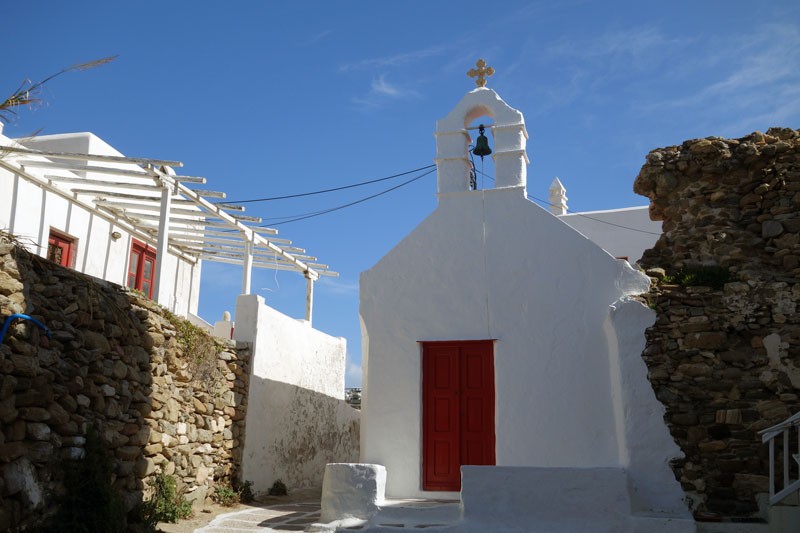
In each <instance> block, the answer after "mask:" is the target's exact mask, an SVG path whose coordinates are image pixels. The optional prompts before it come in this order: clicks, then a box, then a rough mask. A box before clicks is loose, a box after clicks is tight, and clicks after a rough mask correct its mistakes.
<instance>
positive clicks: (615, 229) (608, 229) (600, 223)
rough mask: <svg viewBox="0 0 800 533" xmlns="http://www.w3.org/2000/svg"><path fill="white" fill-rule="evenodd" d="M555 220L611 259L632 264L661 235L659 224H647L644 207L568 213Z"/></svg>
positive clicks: (648, 221)
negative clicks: (611, 256) (619, 258)
mask: <svg viewBox="0 0 800 533" xmlns="http://www.w3.org/2000/svg"><path fill="white" fill-rule="evenodd" d="M558 218H559V220H561V221H562V222H565V223H566V224H569V226H570V227H572V228H574V229H576V230H577V231H579V232H580V233H582V234H583V235H584V236H586V237H588V238H589V239H591V240H592V242H594V243H595V244H597V245H598V246H600V247H601V248H603V249H604V250H606V251H607V252H608V253H610V254H611V255H613V256H614V257H627V258H628V261H629V262H630V263H631V264H635V263H636V262H637V261H638V260H639V259H641V258H642V254H643V253H644V251H645V250H647V249H649V248H652V247H653V245H655V243H656V241H657V240H658V237H659V236H660V235H661V222H660V221H652V220H650V215H649V213H648V207H647V206H644V207H628V208H624V209H608V210H605V211H586V212H582V213H570V214H566V215H560V216H559V217H558Z"/></svg>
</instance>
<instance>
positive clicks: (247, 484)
mask: <svg viewBox="0 0 800 533" xmlns="http://www.w3.org/2000/svg"><path fill="white" fill-rule="evenodd" d="M238 491H239V501H241V502H244V503H247V502H251V501H253V500H254V499H255V495H254V494H253V482H252V481H247V480H244V481H243V482H242V484H241V485H239V488H238Z"/></svg>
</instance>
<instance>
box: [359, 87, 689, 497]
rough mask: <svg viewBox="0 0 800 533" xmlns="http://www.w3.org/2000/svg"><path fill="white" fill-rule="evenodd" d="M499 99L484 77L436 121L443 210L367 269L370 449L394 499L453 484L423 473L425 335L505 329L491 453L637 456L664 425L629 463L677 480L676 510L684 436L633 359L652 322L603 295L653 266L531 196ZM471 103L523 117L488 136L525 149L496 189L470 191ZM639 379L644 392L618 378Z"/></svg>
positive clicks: (482, 335)
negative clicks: (467, 138) (620, 312)
mask: <svg viewBox="0 0 800 533" xmlns="http://www.w3.org/2000/svg"><path fill="white" fill-rule="evenodd" d="M488 93H491V94H488ZM487 102H488V103H487ZM471 104H474V105H475V106H476V107H471ZM504 105H505V104H504V103H503V102H502V100H500V99H499V97H497V96H496V94H494V92H493V91H490V90H488V89H483V90H476V91H473V92H471V93H469V94H468V95H467V96H466V97H465V98H464V100H462V102H461V103H460V104H459V105H458V106H457V107H456V111H454V112H453V113H451V114H450V115H448V117H447V118H446V119H444V120H442V121H440V122H439V123H438V128H437V142H438V141H439V140H440V139H443V138H444V139H445V140H446V141H445V144H442V143H441V142H439V144H438V149H437V155H438V157H437V164H438V165H439V187H440V191H439V192H440V193H439V205H438V207H437V209H436V210H435V211H434V212H433V213H432V214H431V215H429V216H428V217H427V218H426V219H425V220H424V221H423V222H422V223H421V224H420V225H419V226H417V227H416V228H415V229H414V230H413V231H412V232H411V233H410V234H409V235H408V236H407V237H406V238H405V239H403V240H402V241H401V242H400V243H399V244H398V245H397V246H396V247H395V248H393V249H392V250H391V251H390V252H389V253H388V254H387V255H386V256H385V257H384V258H383V259H382V260H381V261H380V262H379V263H378V264H376V265H375V266H374V267H373V268H371V269H370V270H368V271H366V272H363V273H362V274H361V278H360V295H361V299H360V315H361V321H362V332H363V343H364V344H363V356H362V358H363V369H364V377H365V379H364V381H365V387H364V397H363V402H362V409H363V411H362V432H361V436H362V439H361V462H365V463H377V464H382V465H384V466H386V469H387V484H386V492H387V496H389V497H440V496H447V497H454V496H456V494H453V493H438V492H427V491H423V490H422V487H421V466H422V457H421V448H422V435H421V413H422V406H421V349H420V345H419V342H420V341H433V340H473V339H496V341H495V345H494V362H495V409H496V412H495V442H496V460H497V465H499V466H535V467H625V468H627V467H635V468H645V467H644V466H643V462H642V461H641V460H639V459H637V460H636V461H634V458H641V456H640V455H637V454H638V453H639V450H637V449H633V448H632V447H635V446H639V445H640V444H642V443H641V442H639V441H641V438H639V441H637V440H636V434H637V431H638V429H639V428H647V427H650V426H652V425H655V426H660V427H661V428H662V430H663V431H661V432H657V433H655V434H654V435H653V436H652V439H653V440H651V441H649V442H648V443H647V445H653V444H654V443H656V444H658V446H656V447H655V448H654V451H653V452H652V454H651V455H649V456H648V458H649V459H654V458H655V459H657V460H658V462H657V464H658V465H659V468H658V472H657V473H656V474H654V475H653V476H651V477H647V476H644V477H642V476H639V475H638V474H634V477H635V478H636V479H637V480H639V481H640V482H641V483H642V484H643V485H647V487H648V489H647V490H649V491H651V492H654V493H655V492H658V489H656V488H654V485H657V484H666V485H670V489H675V490H672V491H671V493H670V495H669V497H670V498H671V500H670V501H669V502H668V503H666V504H664V506H666V507H667V508H669V509H675V508H676V503H675V502H676V501H677V505H679V504H680V496H677V499H676V498H675V495H676V494H678V495H679V494H680V487H679V485H678V484H677V481H676V480H675V478H674V476H673V475H672V473H671V472H669V471H668V469H667V471H665V470H664V468H662V467H664V466H667V465H668V461H669V459H670V458H671V457H674V456H675V455H677V452H676V450H677V449H676V448H675V447H674V443H672V441H671V439H670V437H669V435H668V433H667V432H666V428H665V427H663V426H664V423H663V418H661V417H659V416H658V412H657V409H655V408H654V407H653V405H652V403H648V404H647V407H646V408H641V409H640V408H639V406H637V405H635V402H636V401H638V400H639V399H640V397H644V396H643V395H645V393H646V392H647V391H649V394H650V397H651V398H649V399H651V400H652V401H653V402H654V401H655V397H654V395H653V393H652V390H651V389H650V388H649V387H650V385H649V382H647V378H646V372H645V373H644V374H641V372H638V371H639V370H641V368H640V367H634V368H636V369H638V370H637V372H638V373H636V372H632V371H630V368H631V367H630V365H627V363H628V362H629V360H630V358H631V357H634V356H632V355H631V354H632V353H637V352H636V350H637V349H638V354H641V345H643V342H644V329H645V327H646V325H644V323H643V322H642V320H639V321H638V322H637V321H634V324H633V326H631V327H632V330H629V329H627V328H628V326H625V325H622V326H620V325H619V324H617V323H616V322H615V326H614V328H617V329H614V328H611V329H608V328H609V327H610V326H608V321H609V313H610V306H611V305H612V304H614V303H615V302H619V301H622V299H624V298H625V297H626V296H630V295H633V294H640V293H642V292H645V291H646V290H647V289H648V287H649V279H648V278H647V277H646V276H644V275H643V274H641V273H639V272H637V271H636V270H634V269H632V268H631V267H630V265H629V264H628V263H627V262H625V261H620V260H616V259H614V258H613V257H612V256H610V255H609V254H608V253H607V252H605V251H604V250H603V249H601V248H600V247H599V246H597V245H596V244H595V243H593V242H591V241H590V240H588V239H587V238H586V237H584V236H583V235H581V234H580V233H578V232H577V231H575V230H573V229H572V228H570V227H569V226H568V225H566V224H565V223H563V222H561V221H560V220H558V219H557V218H556V217H555V216H553V215H551V214H550V213H548V212H547V211H545V210H544V209H542V208H540V207H538V206H537V205H535V204H534V203H532V202H530V201H528V200H527V199H526V197H525V181H526V180H525V175H524V172H522V171H521V170H520V168H521V167H522V168H524V164H523V163H524V161H526V159H525V157H524V135H523V133H524V123H522V116H521V114H519V115H515V113H518V112H515V111H514V110H511V109H510V108H508V109H504V108H502V106H504ZM493 106H495V107H493ZM498 108H499V109H498ZM474 109H478V110H479V112H480V113H482V114H490V115H491V116H493V117H494V118H495V123H500V124H502V123H503V122H501V120H500V118H499V117H501V118H502V117H508V120H511V119H515V120H518V124H519V125H520V126H521V127H519V128H517V129H518V134H517V135H513V136H510V137H509V139H508V144H505V145H503V143H501V139H500V138H499V137H498V136H496V137H495V138H496V139H497V140H496V152H497V155H500V154H509V156H510V154H514V152H515V150H516V154H515V155H514V157H515V159H514V161H516V162H514V161H511V162H509V163H508V165H507V167H506V169H507V170H506V172H512V173H516V174H515V175H513V176H503V175H501V170H500V166H499V165H497V164H496V168H497V171H496V179H497V184H498V187H497V188H496V189H490V190H485V191H469V190H467V189H468V167H467V166H466V158H463V159H462V158H460V157H459V155H458V154H459V153H460V152H459V151H460V150H461V149H462V148H463V149H464V150H466V144H464V145H463V147H462V146H461V145H460V144H458V143H455V142H453V139H456V138H458V132H457V131H456V130H458V129H459V128H463V127H464V126H465V125H466V124H468V122H469V120H471V118H470V117H472V116H473V115H474V114H475V112H476V111H474ZM459 114H460V115H459ZM515 117H516V118H515ZM505 123H506V124H508V123H509V122H505ZM448 129H449V132H448ZM514 143H516V146H517V148H516V149H514V146H513V145H514ZM509 144H510V145H512V146H509ZM520 145H521V146H520ZM520 148H521V150H522V153H521V154H520V153H519V149H520ZM508 158H509V159H512V158H511V157H508ZM496 161H497V160H496ZM631 305H637V306H639V307H640V308H642V309H644V310H645V311H648V310H647V309H646V308H645V307H644V306H642V305H641V304H639V303H635V304H633V303H632V304H631ZM619 328H621V331H622V332H624V334H622V333H620V334H618V331H617V330H618V329H619ZM610 336H613V342H612V341H611V340H610ZM612 351H613V352H614V353H612ZM621 353H624V354H626V355H625V361H626V364H625V365H623V364H622V363H620V360H621V358H620V354H621ZM639 362H640V363H641V364H642V365H643V364H644V363H642V362H641V361H639ZM626 365H627V366H626ZM630 384H633V385H634V386H635V391H637V392H635V393H633V392H630V391H626V392H623V391H622V390H621V389H620V387H621V386H623V385H624V386H629V385H630ZM653 417H655V418H653ZM645 419H647V420H645ZM631 428H636V429H631ZM670 444H672V447H670ZM667 492H670V491H669V490H668V491H667ZM659 505H661V504H658V503H655V504H652V505H650V504H644V505H642V507H643V508H644V507H647V508H654V507H658V506H659Z"/></svg>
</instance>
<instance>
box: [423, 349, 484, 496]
mask: <svg viewBox="0 0 800 533" xmlns="http://www.w3.org/2000/svg"><path fill="white" fill-rule="evenodd" d="M422 419H423V420H422V428H423V430H422V449H423V451H422V470H423V480H422V488H423V490H444V491H458V490H461V469H460V467H461V465H493V464H495V453H494V357H493V344H492V341H460V342H425V343H423V345H422Z"/></svg>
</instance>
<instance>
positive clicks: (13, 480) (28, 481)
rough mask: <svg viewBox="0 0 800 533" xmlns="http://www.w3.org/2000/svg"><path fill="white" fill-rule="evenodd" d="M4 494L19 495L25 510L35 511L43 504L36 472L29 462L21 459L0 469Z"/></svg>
mask: <svg viewBox="0 0 800 533" xmlns="http://www.w3.org/2000/svg"><path fill="white" fill-rule="evenodd" d="M2 473H3V476H2V477H3V480H4V481H5V486H6V492H7V493H8V494H9V495H14V494H18V493H19V494H21V496H22V497H21V501H22V503H23V506H24V508H25V509H28V510H32V509H37V508H39V507H41V506H42V504H43V503H44V494H43V491H42V488H41V487H40V486H39V482H38V481H37V477H36V471H35V470H34V467H33V465H32V464H31V462H30V461H29V460H28V459H26V458H24V457H22V458H19V459H17V460H15V461H14V462H12V463H10V464H7V465H5V466H4V467H3V469H2Z"/></svg>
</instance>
